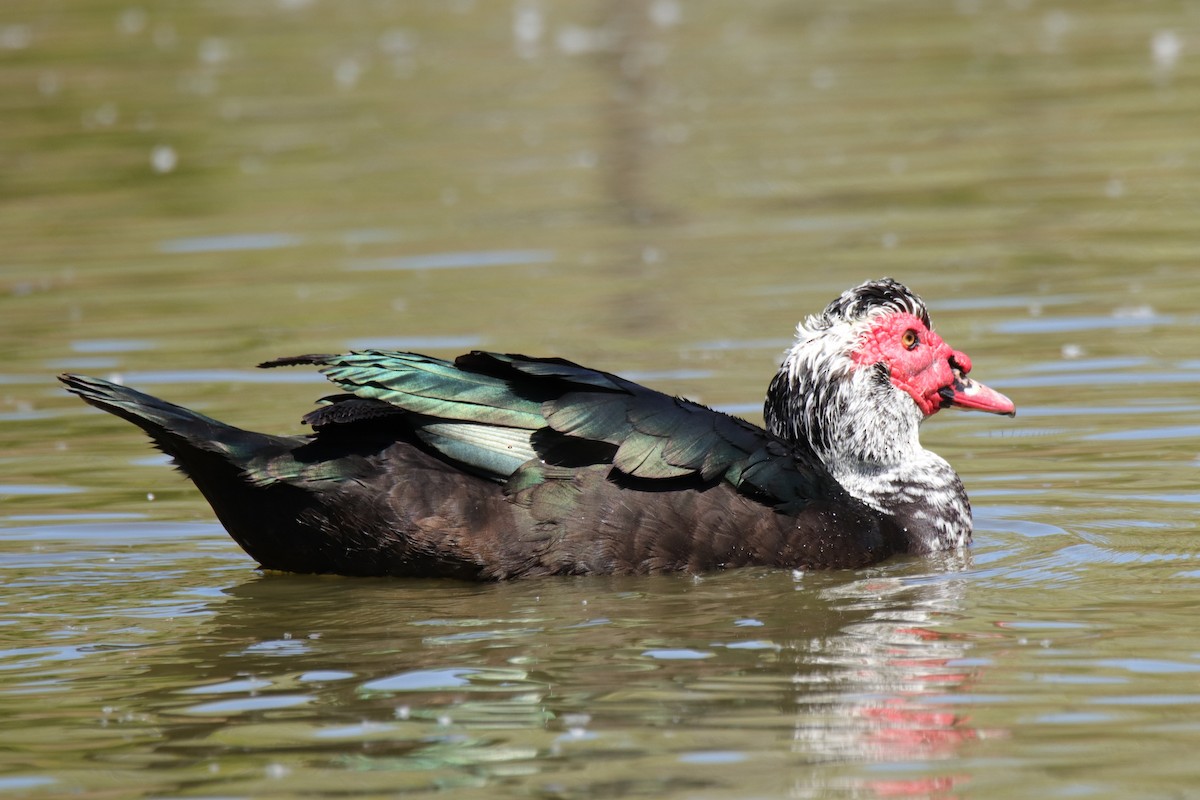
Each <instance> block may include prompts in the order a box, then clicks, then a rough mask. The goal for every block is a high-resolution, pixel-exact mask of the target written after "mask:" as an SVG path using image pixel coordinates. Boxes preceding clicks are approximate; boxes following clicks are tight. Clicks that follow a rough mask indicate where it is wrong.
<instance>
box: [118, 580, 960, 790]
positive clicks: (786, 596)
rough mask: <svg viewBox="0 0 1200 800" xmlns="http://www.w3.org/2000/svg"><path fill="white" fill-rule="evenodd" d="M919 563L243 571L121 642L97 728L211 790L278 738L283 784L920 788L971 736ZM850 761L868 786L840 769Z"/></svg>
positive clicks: (956, 648)
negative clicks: (607, 575)
mask: <svg viewBox="0 0 1200 800" xmlns="http://www.w3.org/2000/svg"><path fill="white" fill-rule="evenodd" d="M933 566H934V567H935V571H933V572H930V571H929V569H930V565H929V564H907V565H900V566H897V567H894V568H892V569H890V570H882V571H879V572H877V573H874V574H872V575H869V576H866V577H860V578H849V579H847V578H846V577H844V576H826V575H812V574H810V575H803V576H796V577H793V576H790V575H788V574H786V573H780V572H770V571H754V570H748V571H739V572H735V573H731V574H728V575H717V576H712V577H707V578H704V579H699V580H693V579H690V578H682V577H668V578H662V579H650V580H649V581H647V580H645V579H635V580H627V579H596V580H590V579H584V580H562V581H558V580H548V581H533V582H529V583H525V584H517V585H500V586H485V587H477V586H470V585H462V584H456V583H451V582H442V583H438V582H428V583H426V582H420V581H413V582H406V583H404V584H403V585H398V584H397V583H396V582H392V581H371V580H345V579H323V578H307V577H303V576H276V575H264V576H261V577H256V578H251V579H250V580H247V581H245V582H242V583H239V584H237V585H234V586H232V587H230V588H229V589H226V590H225V591H224V592H223V593H222V596H221V597H219V598H214V599H212V600H210V601H208V602H207V603H206V604H205V605H204V608H203V609H202V610H201V609H197V610H196V611H194V612H193V613H198V614H200V615H201V617H202V618H206V619H207V620H208V621H207V622H206V623H205V624H204V625H203V628H202V629H201V630H200V631H198V632H197V634H196V635H195V636H193V637H191V643H185V644H182V645H181V646H180V647H176V648H171V649H170V650H168V651H161V652H160V651H158V650H157V649H155V648H149V649H147V648H136V649H134V650H129V651H126V652H125V654H124V655H123V656H122V657H123V659H124V660H125V662H126V666H125V667H124V668H123V672H124V673H125V674H128V675H134V674H136V675H137V676H138V677H137V685H138V686H139V687H141V688H139V689H138V690H137V691H136V692H134V693H133V694H126V695H124V696H121V697H120V698H119V700H117V699H114V701H113V702H114V707H113V710H112V711H111V716H113V717H114V718H120V717H122V716H129V715H132V717H133V718H136V719H143V718H144V719H145V722H146V724H152V725H154V726H156V727H157V729H159V730H160V731H161V734H162V736H161V740H160V741H159V743H158V744H156V745H154V746H153V747H152V750H153V751H154V753H156V754H157V755H154V756H148V757H151V758H154V759H157V760H161V759H170V760H172V761H176V762H178V761H179V759H192V760H194V759H199V760H200V761H201V762H203V763H208V764H211V765H214V766H212V768H211V771H212V773H213V775H212V777H210V778H209V779H207V780H206V781H202V783H209V784H211V789H210V790H211V791H216V790H217V789H218V787H219V788H220V790H221V791H223V792H235V793H236V792H241V791H248V790H249V789H250V788H251V787H252V783H245V782H244V780H243V779H242V778H238V777H235V778H233V779H232V781H231V780H230V777H229V775H228V769H230V768H231V767H232V766H233V765H234V764H236V763H239V762H241V761H244V759H245V755H244V753H245V752H246V750H247V749H249V750H251V751H253V752H257V753H260V754H264V755H260V756H259V758H263V757H265V754H268V753H271V752H281V753H282V752H283V751H279V750H278V749H279V748H281V747H286V751H287V752H289V753H291V755H290V756H288V757H286V758H282V759H281V760H280V761H279V762H278V763H280V764H283V765H285V766H286V769H287V780H289V781H297V783H295V784H294V785H297V786H298V785H303V783H302V781H306V780H309V779H313V780H319V781H328V776H324V777H321V776H320V775H319V774H318V772H319V770H316V769H314V767H313V765H320V764H325V765H330V764H342V765H345V764H347V763H349V762H348V761H347V759H349V760H350V762H352V763H353V765H354V769H355V770H356V771H367V772H384V773H389V772H394V771H395V770H401V771H403V772H405V773H406V774H407V775H408V776H409V777H408V778H407V779H406V785H410V786H411V787H413V788H416V787H425V788H433V787H435V786H445V785H455V786H467V785H484V784H487V783H489V782H491V781H495V780H501V779H503V777H504V776H505V775H512V774H514V773H513V770H514V769H518V770H519V772H520V773H521V774H526V775H534V774H536V775H539V776H540V777H539V779H538V780H539V781H540V782H542V783H544V784H545V785H550V784H553V785H554V786H557V787H559V791H561V792H563V793H568V794H576V793H580V792H583V793H587V792H593V791H602V790H603V787H611V786H614V785H620V786H622V787H623V790H624V791H627V792H656V791H668V790H671V789H674V788H680V787H685V786H686V787H692V788H701V787H705V788H708V789H716V788H723V789H726V790H733V789H735V788H736V789H738V790H739V791H746V792H751V793H752V792H756V791H758V792H779V791H787V792H793V793H801V792H803V793H809V792H817V793H819V791H820V790H821V789H822V787H826V786H827V785H828V784H830V783H831V782H832V783H833V784H837V783H839V782H842V783H843V784H844V783H845V782H846V781H850V782H852V783H854V784H855V785H856V786H858V787H859V790H861V791H863V792H866V793H868V794H870V795H875V796H914V797H918V796H925V795H926V794H928V793H929V792H930V791H933V790H935V789H940V788H943V787H944V786H945V785H946V782H947V781H950V782H953V781H955V780H957V779H958V778H957V777H956V776H955V775H954V774H951V773H947V772H945V771H943V770H942V769H941V768H939V767H938V766H937V764H938V763H939V762H941V761H943V760H945V759H947V758H949V757H951V756H953V755H954V754H955V753H956V752H957V749H958V748H959V746H960V745H961V744H962V743H963V742H968V741H972V740H973V739H975V738H976V737H977V736H978V732H977V731H976V730H974V728H973V727H972V726H971V724H970V723H969V722H968V721H967V720H966V719H965V718H964V717H963V715H962V714H961V713H960V712H959V711H958V710H957V709H956V706H955V704H954V702H953V700H952V699H948V695H950V694H951V693H953V692H954V691H955V689H957V688H961V687H963V686H964V685H966V684H969V682H971V681H972V680H975V675H974V672H975V671H976V670H977V668H976V667H969V666H964V664H965V663H966V662H965V661H964V656H965V655H966V653H967V652H968V649H969V645H968V644H967V643H966V642H965V641H964V640H963V639H961V638H957V637H953V636H948V635H946V634H945V633H944V632H942V631H941V630H940V626H941V625H942V624H943V622H945V621H946V620H952V619H954V618H956V616H958V615H959V614H960V603H961V599H962V592H963V582H962V581H961V580H958V579H957V578H956V577H955V575H956V573H957V572H958V571H959V570H961V569H962V568H964V566H965V565H964V563H963V561H962V558H961V557H948V558H946V559H945V560H944V561H942V562H941V563H939V564H935V565H933ZM701 642H706V644H703V645H700V643H701ZM698 645H700V646H698ZM931 702H932V704H931ZM782 741H787V742H789V745H788V746H787V748H786V750H781V749H780V747H779V743H780V742H782ZM863 762H868V763H874V764H878V765H880V766H881V767H883V768H884V769H883V771H882V772H881V773H880V775H881V777H880V778H879V780H878V781H876V780H873V779H870V778H862V777H858V778H853V779H851V778H848V777H846V776H842V775H839V769H840V767H843V766H845V765H848V764H860V763H863ZM180 766H182V765H180ZM768 766H770V769H769V770H764V768H765V767H768ZM913 770H916V772H917V774H918V776H919V777H911V778H905V779H903V780H900V781H897V780H894V779H893V773H897V772H899V773H904V772H911V771H913ZM255 780H258V778H257V777H255ZM843 788H844V787H843Z"/></svg>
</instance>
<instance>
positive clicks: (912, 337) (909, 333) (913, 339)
mask: <svg viewBox="0 0 1200 800" xmlns="http://www.w3.org/2000/svg"><path fill="white" fill-rule="evenodd" d="M920 343H921V340H920V339H919V338H918V337H917V332H916V331H914V330H913V329H912V328H909V329H908V330H906V331H905V332H904V335H903V336H901V337H900V344H902V345H904V349H905V350H912V349H914V348H916V346H917V345H918V344H920Z"/></svg>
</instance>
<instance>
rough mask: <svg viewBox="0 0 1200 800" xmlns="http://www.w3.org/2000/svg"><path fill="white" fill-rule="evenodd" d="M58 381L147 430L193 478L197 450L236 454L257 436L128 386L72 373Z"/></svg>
mask: <svg viewBox="0 0 1200 800" xmlns="http://www.w3.org/2000/svg"><path fill="white" fill-rule="evenodd" d="M58 379H59V380H60V381H62V382H63V384H64V385H65V386H66V387H67V391H69V392H71V393H73V394H76V395H78V396H79V397H80V398H81V399H83V400H84V401H85V402H87V403H89V404H91V405H93V406H95V407H96V408H99V409H101V410H103V411H107V412H108V413H110V414H115V415H116V416H118V417H120V418H121V419H124V420H127V421H129V422H132V423H133V424H134V425H137V426H138V427H139V428H141V429H142V430H144V431H145V432H146V433H147V434H149V436H150V438H151V440H153V442H154V445H155V447H157V448H158V449H159V450H162V451H163V452H164V453H166V454H167V455H169V456H171V458H172V459H174V461H175V464H176V466H178V467H179V468H180V469H181V470H182V471H183V472H184V473H185V474H187V475H189V476H191V473H192V470H191V465H192V463H193V461H194V458H195V455H196V452H197V451H203V452H207V453H216V454H223V455H227V456H229V455H233V454H232V453H231V452H230V450H231V448H232V447H234V446H235V445H236V443H237V442H238V440H241V439H247V438H248V437H253V436H255V434H251V433H250V432H249V431H243V430H241V429H239V428H235V427H233V426H232V425H226V424H225V423H224V422H219V421H217V420H215V419H212V418H211V417H206V416H204V415H203V414H200V413H197V412H195V411H192V410H191V409H187V408H184V407H183V406H177V405H175V404H174V403H168V402H167V401H166V400H160V399H159V398H157V397H153V396H151V395H148V394H145V393H144V392H139V391H137V390H135V389H130V388H129V387H127V386H121V385H119V384H116V383H110V382H109V381H103V380H100V379H99V378H89V377H87V376H86V375H72V374H69V373H68V374H63V375H59V376H58Z"/></svg>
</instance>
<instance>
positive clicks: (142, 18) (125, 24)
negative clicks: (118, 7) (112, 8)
mask: <svg viewBox="0 0 1200 800" xmlns="http://www.w3.org/2000/svg"><path fill="white" fill-rule="evenodd" d="M145 29H146V11H145V9H141V8H136V7H134V8H127V9H125V10H124V11H122V12H121V13H120V15H118V16H117V32H118V33H123V34H125V35H126V36H134V35H136V34H139V33H141V32H142V31H144V30H145Z"/></svg>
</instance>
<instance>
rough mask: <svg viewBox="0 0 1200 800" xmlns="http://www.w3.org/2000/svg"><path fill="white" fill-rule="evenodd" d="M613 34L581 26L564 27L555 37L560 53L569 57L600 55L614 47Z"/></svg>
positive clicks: (602, 29)
mask: <svg viewBox="0 0 1200 800" xmlns="http://www.w3.org/2000/svg"><path fill="white" fill-rule="evenodd" d="M612 41H613V37H612V33H611V32H610V31H607V30H605V29H604V28H585V27H583V26H581V25H564V26H563V27H562V28H560V29H559V31H558V33H557V34H556V35H555V37H554V45H555V47H557V48H558V51H559V52H560V53H562V54H564V55H568V56H581V55H586V54H588V53H599V52H603V51H604V50H608V49H610V48H611V46H612Z"/></svg>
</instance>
